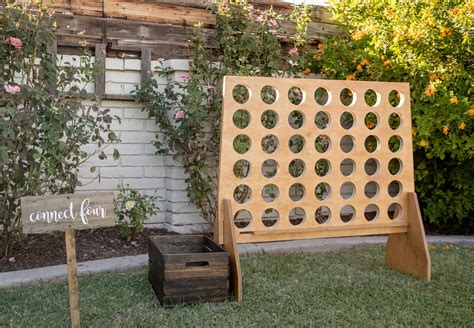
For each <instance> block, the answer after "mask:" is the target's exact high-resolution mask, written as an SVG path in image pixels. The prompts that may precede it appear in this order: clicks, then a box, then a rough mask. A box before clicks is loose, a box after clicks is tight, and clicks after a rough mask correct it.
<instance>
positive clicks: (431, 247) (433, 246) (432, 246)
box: [428, 245, 436, 252]
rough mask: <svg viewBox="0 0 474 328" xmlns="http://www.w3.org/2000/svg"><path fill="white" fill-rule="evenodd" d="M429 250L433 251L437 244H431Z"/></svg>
mask: <svg viewBox="0 0 474 328" xmlns="http://www.w3.org/2000/svg"><path fill="white" fill-rule="evenodd" d="M428 250H429V251H430V252H432V251H434V250H436V246H435V245H429V246H428Z"/></svg>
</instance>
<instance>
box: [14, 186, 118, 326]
mask: <svg viewBox="0 0 474 328" xmlns="http://www.w3.org/2000/svg"><path fill="white" fill-rule="evenodd" d="M21 223H22V226H23V232H24V233H47V232H51V231H58V230H64V231H65V238H66V255H67V277H68V285H69V307H70V311H71V326H72V327H73V328H78V327H80V314H79V286H78V282H77V263H76V240H75V230H83V229H94V228H100V227H108V226H113V225H115V218H114V195H113V193H111V192H105V193H93V194H64V195H49V196H31V197H22V198H21Z"/></svg>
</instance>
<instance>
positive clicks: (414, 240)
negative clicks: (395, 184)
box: [385, 192, 431, 280]
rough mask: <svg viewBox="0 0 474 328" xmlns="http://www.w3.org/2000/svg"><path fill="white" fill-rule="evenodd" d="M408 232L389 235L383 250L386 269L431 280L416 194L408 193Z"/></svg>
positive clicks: (426, 246)
mask: <svg viewBox="0 0 474 328" xmlns="http://www.w3.org/2000/svg"><path fill="white" fill-rule="evenodd" d="M407 197H408V202H407V203H408V208H407V211H408V231H407V232H405V233H396V234H390V235H389V236H388V242H387V248H386V250H385V263H386V264H387V267H389V268H394V269H397V270H399V271H401V272H404V273H408V274H410V275H413V276H415V277H418V278H420V279H423V280H431V258H430V253H429V251H428V245H427V242H426V236H425V229H424V227H423V221H422V219H421V212H420V207H419V205H418V199H417V198H416V194H415V193H414V192H413V193H408V195H407Z"/></svg>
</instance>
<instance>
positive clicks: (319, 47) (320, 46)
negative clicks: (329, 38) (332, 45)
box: [318, 43, 326, 54]
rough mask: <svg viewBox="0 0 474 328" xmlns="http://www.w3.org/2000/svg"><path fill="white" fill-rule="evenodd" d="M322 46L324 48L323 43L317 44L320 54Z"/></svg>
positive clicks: (322, 49)
mask: <svg viewBox="0 0 474 328" xmlns="http://www.w3.org/2000/svg"><path fill="white" fill-rule="evenodd" d="M324 48H326V46H325V45H324V43H320V44H318V52H319V53H320V54H322V53H323V52H324Z"/></svg>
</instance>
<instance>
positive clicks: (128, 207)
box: [125, 200, 135, 210]
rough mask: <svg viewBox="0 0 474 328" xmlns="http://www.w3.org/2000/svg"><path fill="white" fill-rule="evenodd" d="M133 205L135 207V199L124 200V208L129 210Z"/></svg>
mask: <svg viewBox="0 0 474 328" xmlns="http://www.w3.org/2000/svg"><path fill="white" fill-rule="evenodd" d="M134 207H135V201H133V200H129V201H127V202H125V208H126V209H127V210H131V209H132V208H134Z"/></svg>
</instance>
